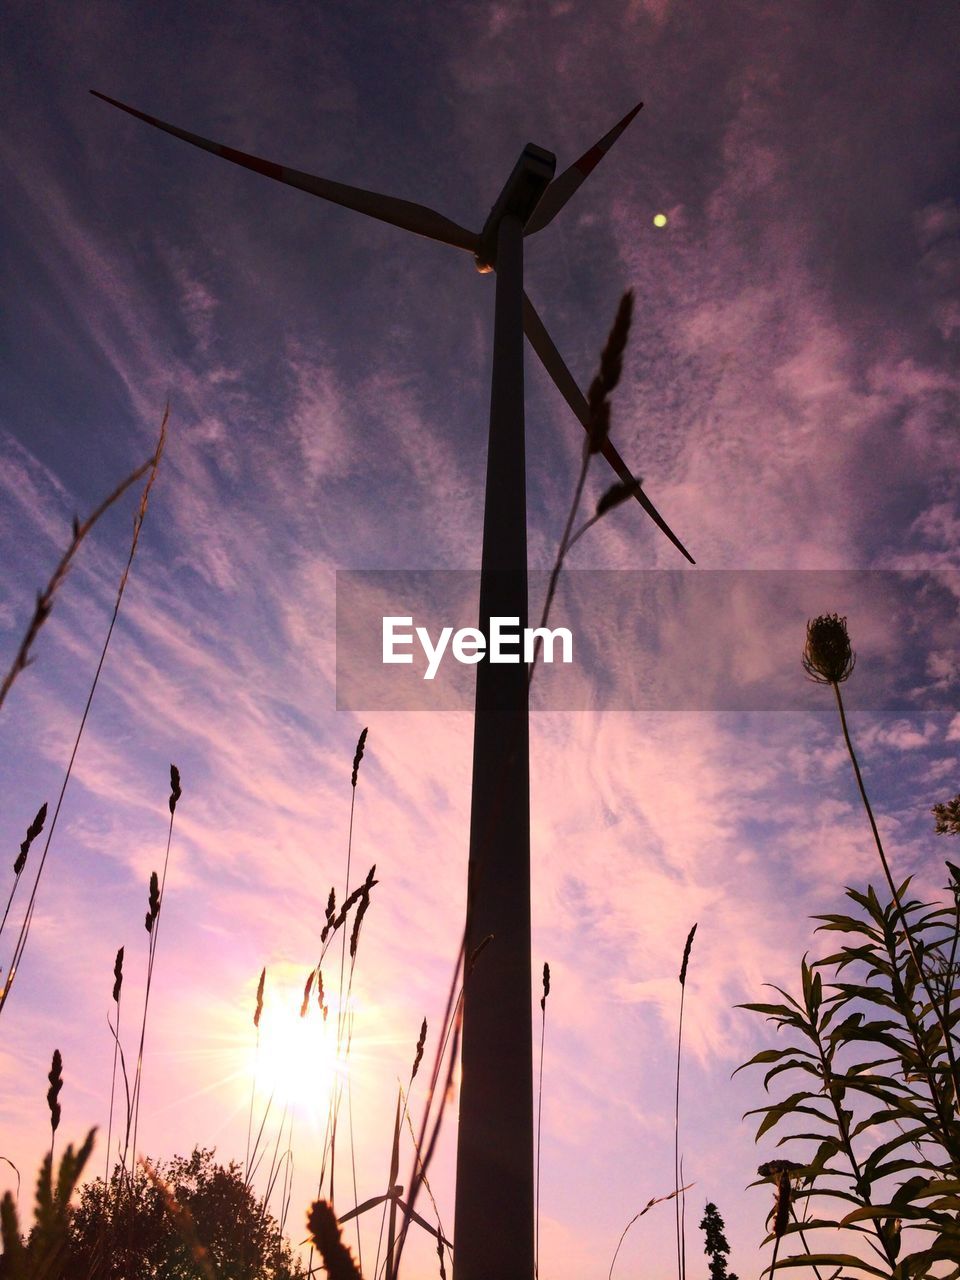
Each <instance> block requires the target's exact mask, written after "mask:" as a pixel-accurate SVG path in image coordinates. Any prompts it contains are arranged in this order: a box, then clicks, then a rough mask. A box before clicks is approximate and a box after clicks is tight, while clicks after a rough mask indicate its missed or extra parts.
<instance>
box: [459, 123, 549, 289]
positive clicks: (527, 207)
mask: <svg viewBox="0 0 960 1280" xmlns="http://www.w3.org/2000/svg"><path fill="white" fill-rule="evenodd" d="M556 168H557V157H556V156H555V155H554V154H553V152H552V151H544V149H543V147H538V146H536V145H535V144H534V143H532V142H528V143H527V145H526V146H525V147H524V149H523V151H522V152H521V153H520V158H519V160H518V161H517V163H516V164H515V165H514V166H513V172H512V173H511V174H510V177H509V178H508V179H507V181H506V182H505V183H504V186H503V190H502V191H501V192H500V194H499V195H498V196H497V198H496V200H495V201H494V204H493V208H492V209H491V210H490V213H489V214H488V215H487V220H486V222H485V223H484V224H483V230H482V231H481V232H480V247H479V248H478V249H477V252H476V254H475V255H474V260H475V262H476V264H477V270H478V271H479V272H481V273H486V272H488V271H493V269H494V267H495V266H496V257H497V229H498V227H499V226H500V222H501V220H502V219H503V218H505V217H507V216H508V215H509V216H512V217H515V218H519V219H520V223H521V225H522V226H524V227H525V226H526V225H527V222H528V221H529V219H530V217H531V215H532V213H533V211H534V209H536V207H537V205H538V204H539V203H540V197H541V196H542V195H543V193H544V192H545V191H546V189H547V187H548V186H549V185H550V183H551V182H552V181H553V175H554V173H555V172H556Z"/></svg>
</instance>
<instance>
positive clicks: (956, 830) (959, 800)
mask: <svg viewBox="0 0 960 1280" xmlns="http://www.w3.org/2000/svg"><path fill="white" fill-rule="evenodd" d="M931 812H932V813H933V816H934V818H935V819H936V826H935V827H934V830H935V831H936V833H937V835H938V836H960V795H956V796H954V797H953V799H952V800H945V801H944V802H943V804H935V805H934V806H933V809H932V810H931Z"/></svg>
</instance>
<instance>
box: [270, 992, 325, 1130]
mask: <svg viewBox="0 0 960 1280" xmlns="http://www.w3.org/2000/svg"><path fill="white" fill-rule="evenodd" d="M301 1000H302V995H301V993H299V992H297V991H296V990H295V989H294V988H293V987H289V988H284V987H279V988H275V989H274V990H273V991H272V992H270V996H269V999H268V1000H267V1001H265V1002H264V1007H263V1014H262V1016H261V1018H260V1029H259V1044H258V1046H257V1047H256V1048H255V1049H252V1050H251V1058H250V1073H251V1075H252V1076H253V1078H254V1080H255V1086H256V1092H257V1094H258V1095H259V1096H261V1097H263V1098H270V1097H272V1098H273V1100H274V1103H275V1104H279V1105H280V1106H289V1107H291V1108H293V1109H294V1110H296V1111H298V1112H300V1113H301V1114H304V1115H308V1116H310V1117H311V1118H313V1119H314V1120H320V1119H322V1118H323V1117H325V1116H326V1114H327V1110H328V1107H329V1103H330V1097H331V1094H332V1091H333V1088H334V1083H335V1081H336V1080H337V1078H338V1077H341V1078H342V1077H343V1076H344V1075H345V1074H346V1063H345V1062H343V1061H342V1060H338V1056H337V1015H336V1010H335V1008H332V1007H331V1008H330V1012H329V1015H328V1017H327V1018H326V1019H324V1017H323V1015H322V1013H321V1011H320V1009H319V1008H318V1007H317V1003H316V998H315V996H314V995H313V993H311V998H310V1000H309V1001H308V1002H307V1009H306V1013H305V1015H304V1016H303V1017H301V1016H300V1009H301ZM331 1003H332V1002H331Z"/></svg>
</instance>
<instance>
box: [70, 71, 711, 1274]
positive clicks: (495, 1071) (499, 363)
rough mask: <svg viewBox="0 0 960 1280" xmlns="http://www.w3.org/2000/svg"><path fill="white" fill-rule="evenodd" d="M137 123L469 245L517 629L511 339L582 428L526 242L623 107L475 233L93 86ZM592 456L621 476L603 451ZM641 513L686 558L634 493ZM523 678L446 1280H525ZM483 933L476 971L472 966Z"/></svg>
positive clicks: (475, 984) (516, 407) (470, 996)
mask: <svg viewBox="0 0 960 1280" xmlns="http://www.w3.org/2000/svg"><path fill="white" fill-rule="evenodd" d="M91 92H92V93H94V95H95V96H96V97H98V98H101V99H103V101H104V102H108V103H110V104H111V105H112V106H114V107H119V108H120V109H121V110H122V111H126V112H128V113H129V114H130V115H132V116H136V117H137V119H139V120H143V121H145V122H146V123H147V124H150V125H154V126H155V127H156V128H158V129H162V130H163V131H164V132H166V133H170V134H173V136H174V137H176V138H181V139H182V140H183V141H185V142H189V143H192V144H193V145H194V146H197V147H201V148H202V149H203V150H205V151H210V152H212V153H213V154H214V155H218V156H221V157H222V158H223V159H225V160H230V161H232V162H233V163H234V164H238V165H242V166H243V167H244V168H247V169H252V170H253V171H254V172H255V173H259V174H263V175H264V176H265V177H268V178H273V179H274V180H276V181H278V182H283V183H286V184H287V185H289V186H293V187H299V188H300V189H301V190H303V191H307V192H309V193H310V194H311V195H315V196H320V197H322V198H323V199H325V200H329V201H331V202H332V203H334V204H339V205H342V206H344V207H345V208H348V209H353V210H355V211H356V212H358V213H365V214H367V215H368V216H370V217H372V218H377V219H379V220H380V221H382V222H389V223H391V224H393V225H394V226H397V227H400V228H402V229H403V230H405V231H414V232H416V233H417V234H418V235H422V236H426V237H427V238H428V239H431V240H437V241H439V242H440V243H442V244H448V245H452V246H453V247H454V248H457V249H462V250H466V251H467V252H469V253H472V254H473V255H474V259H475V262H476V266H477V269H478V270H479V271H481V272H488V271H495V272H496V274H497V287H496V300H495V311H494V334H493V371H492V379H491V392H490V427H489V437H488V447H487V480H486V492H485V500H484V516H483V551H482V557H481V569H480V609H479V613H480V620H479V628H480V630H481V631H482V632H483V634H484V635H489V632H490V628H489V620H490V618H491V617H509V618H518V619H519V620H520V627H521V628H523V627H525V626H526V625H527V533H526V477H525V454H524V422H523V407H524V406H523V401H524V395H523V336H524V334H526V336H527V339H528V340H529V342H530V345H531V346H532V347H533V349H534V351H535V352H536V353H537V355H538V356H539V358H540V360H541V361H542V363H543V365H544V367H545V368H546V370H547V372H548V373H549V374H550V376H551V378H552V379H553V381H554V383H555V384H556V386H557V388H558V390H559V391H560V393H561V395H562V396H563V397H564V399H565V400H566V401H567V404H568V405H569V406H570V408H571V409H572V410H573V412H574V414H575V415H576V417H577V418H578V419H579V420H580V422H581V423H582V425H583V426H584V427H585V428H586V427H587V425H588V422H589V414H588V410H587V402H586V399H585V397H584V395H583V394H582V392H581V391H580V389H579V387H578V386H577V383H576V381H575V380H574V378H573V377H572V375H571V374H570V371H569V370H568V369H567V367H566V365H565V364H564V361H563V359H562V357H561V356H560V353H559V352H558V351H557V348H556V347H555V346H554V344H553V342H552V340H551V338H550V336H549V334H548V333H547V331H546V329H545V328H544V325H543V323H542V321H541V320H540V317H539V316H538V315H537V312H536V310H535V309H534V307H533V304H532V303H531V301H530V299H529V298H528V297H527V296H526V294H525V293H524V290H523V241H524V237H525V236H528V235H532V234H533V233H534V232H537V231H542V230H543V229H544V228H545V227H546V226H547V225H548V224H549V223H550V222H551V221H552V220H553V218H554V217H555V216H556V215H557V214H558V213H559V212H560V210H561V209H562V208H563V206H564V205H565V204H566V203H567V201H568V200H569V199H570V197H571V196H572V195H573V194H574V193H575V192H576V191H577V190H578V188H579V187H580V185H581V184H582V183H583V181H584V180H585V179H586V178H587V177H588V176H589V174H590V173H591V172H592V170H593V169H594V168H595V167H596V165H597V164H598V163H599V162H600V160H602V159H603V157H604V155H605V154H606V153H607V151H609V150H610V148H611V147H612V146H613V144H614V143H615V142H616V140H617V139H618V138H619V137H620V135H621V134H622V133H623V131H624V130H625V129H626V127H627V125H629V123H630V121H631V120H632V119H633V118H634V116H635V115H636V114H637V112H638V111H639V110H640V108H641V106H642V103H641V104H638V105H637V106H635V107H634V108H633V109H632V110H631V111H629V112H627V114H626V115H625V116H624V117H623V119H622V120H620V121H619V122H618V123H617V124H615V125H614V127H613V128H612V129H611V130H610V131H609V132H608V133H606V134H605V135H604V136H603V137H602V138H601V139H600V141H599V142H597V143H596V144H595V145H594V146H593V147H591V148H590V149H589V151H587V152H585V153H584V155H582V156H581V157H580V159H579V160H577V161H576V162H575V163H574V164H572V165H571V166H570V167H569V168H568V169H566V170H564V172H563V173H561V174H560V175H559V176H557V177H554V171H555V167H556V161H555V158H554V156H553V155H552V154H551V153H550V152H549V151H544V150H543V149H542V148H540V147H535V146H533V145H532V144H529V145H528V146H527V147H525V148H524V150H523V152H522V153H521V155H520V158H519V160H518V161H517V163H516V165H515V166H514V169H513V172H512V173H511V175H510V177H509V178H508V179H507V181H506V183H505V185H504V187H503V190H502V191H501V192H500V195H499V196H498V197H497V200H496V202H495V203H494V205H493V208H492V210H491V211H490V214H489V216H488V217H487V220H486V222H485V223H484V225H483V228H482V230H481V231H480V232H479V233H476V232H471V231H468V230H467V229H466V228H464V227H461V226H459V225H458V224H457V223H455V222H452V221H451V220H450V219H449V218H445V217H443V216H442V215H441V214H439V213H436V212H435V211H434V210H433V209H429V208H427V207H425V206H424V205H420V204H414V203H412V202H410V201H407V200H398V199H395V198H394V197H392V196H387V195H380V194H378V193H376V192H372V191H364V190H362V189H360V188H358V187H350V186H346V185H344V184H343V183H339V182H332V181H330V180H328V179H326V178H319V177H315V176H314V175H312V174H309V173H302V172H300V171H299V170H297V169H290V168H287V167H286V166H283V165H279V164H275V163H274V162H273V161H270V160H263V159H261V158H260V157H258V156H253V155H248V154H247V153H246V152H243V151H237V150H234V148H232V147H227V146H223V145H222V144H220V143H217V142H212V141H210V140H209V139H207V138H202V137H200V136H199V135H198V134H195V133H188V132H187V131H186V130H184V129H180V128H177V127H176V126H174V125H171V124H167V123H165V122H164V121H162V120H158V119H156V118H155V117H153V116H150V115H146V114H145V113H144V112H142V111H138V110H136V109H135V108H134V107H130V106H127V105H126V104H125V103H122V102H118V101H117V100H116V99H114V98H108V97H107V96H106V95H105V94H102V93H97V91H96V90H91ZM603 454H604V457H605V458H606V459H607V461H608V462H609V463H610V465H611V466H612V467H613V469H614V470H615V471H616V473H617V475H618V476H619V477H620V479H621V480H632V479H633V477H632V474H631V472H630V470H629V468H628V467H627V466H626V464H625V463H624V461H623V459H622V458H621V457H620V454H619V453H618V452H617V450H616V449H615V448H614V446H613V444H612V442H611V441H610V440H609V439H607V441H606V442H605V444H604V447H603ZM636 497H637V500H638V502H639V503H640V505H641V507H643V509H644V511H646V513H647V514H648V515H649V516H650V518H651V519H652V520H653V521H654V523H655V524H656V525H657V526H658V527H659V528H660V529H661V530H662V532H663V533H664V534H665V535H666V536H667V537H668V538H669V539H670V541H671V542H672V543H673V544H674V546H675V547H677V549H678V550H679V551H680V552H681V553H682V554H683V555H684V556H685V557H686V558H687V560H689V561H690V563H691V564H692V563H693V557H692V556H691V555H690V553H689V552H688V551H687V550H686V548H685V547H684V546H683V544H682V543H681V542H680V540H679V539H678V538H677V537H676V535H675V534H674V533H673V531H672V530H671V529H670V528H669V526H668V525H667V524H666V522H665V521H664V520H663V518H662V517H661V515H660V513H659V512H658V511H657V509H656V507H654V505H653V503H652V502H651V501H650V499H649V498H648V497H647V495H646V494H645V493H644V491H643V490H642V488H639V487H638V488H637V490H636ZM527 686H528V681H527V669H526V667H525V665H524V664H522V663H519V662H518V663H517V664H514V665H511V664H499V663H498V664H491V663H490V662H488V661H486V660H484V661H482V662H480V663H479V664H478V666H477V687H476V715H475V720H474V746H473V793H472V800H471V815H470V858H469V868H468V879H467V885H468V891H467V928H466V944H465V955H464V965H465V976H464V1004H463V1046H462V1057H461V1087H460V1118H459V1132H458V1146H457V1188H456V1214H455V1222H454V1274H455V1277H456V1280H492V1278H495V1280H533V1274H534V1229H533V1220H534V1205H533V1043H532V1017H531V1005H532V1000H533V994H532V990H531V974H530V798H529V792H530V786H529V722H528V698H527ZM488 935H493V939H492V941H491V943H490V945H489V946H488V947H486V948H485V950H484V953H483V956H482V957H481V959H480V961H479V962H478V964H477V966H476V968H475V970H473V972H469V973H468V972H467V969H468V968H469V960H470V957H471V956H472V955H473V953H474V952H475V950H476V949H477V947H478V946H479V945H480V943H481V942H482V940H483V939H485V938H486V937H488Z"/></svg>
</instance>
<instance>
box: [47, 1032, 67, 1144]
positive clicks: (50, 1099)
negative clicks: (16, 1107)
mask: <svg viewBox="0 0 960 1280" xmlns="http://www.w3.org/2000/svg"><path fill="white" fill-rule="evenodd" d="M47 1079H48V1080H49V1081H50V1088H49V1089H48V1090H47V1106H48V1107H49V1108H50V1128H51V1130H52V1131H53V1132H54V1133H56V1131H57V1125H59V1123H60V1103H59V1102H58V1100H57V1099H58V1098H59V1097H60V1090H61V1089H62V1088H63V1059H62V1058H61V1057H60V1050H59V1049H54V1051H53V1061H52V1062H51V1064H50V1070H49V1072H48V1073H47Z"/></svg>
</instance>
